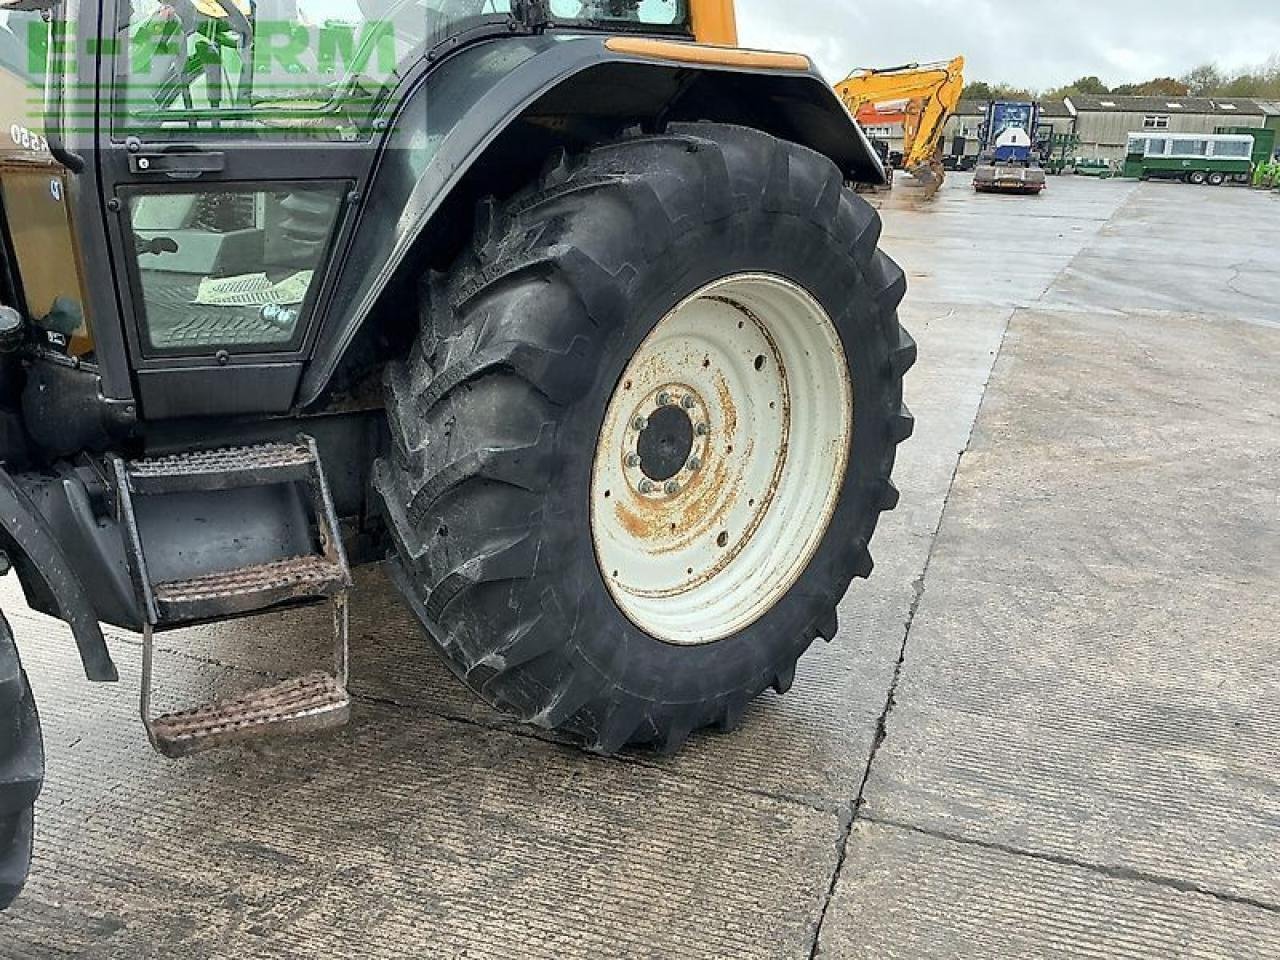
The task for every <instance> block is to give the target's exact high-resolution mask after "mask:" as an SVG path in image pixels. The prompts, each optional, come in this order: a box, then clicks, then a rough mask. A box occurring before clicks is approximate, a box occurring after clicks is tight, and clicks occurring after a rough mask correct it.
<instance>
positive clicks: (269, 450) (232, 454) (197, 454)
mask: <svg viewBox="0 0 1280 960" xmlns="http://www.w3.org/2000/svg"><path fill="white" fill-rule="evenodd" d="M314 459H315V458H314V456H313V454H312V452H311V448H310V447H309V446H308V445H307V444H305V443H264V444H259V445H257V446H250V447H223V448H221V449H218V450H197V451H192V452H188V453H176V454H170V455H168V456H162V457H151V458H147V459H144V460H134V461H132V462H130V463H129V464H128V469H129V476H130V478H131V479H133V480H159V479H175V478H184V477H205V476H211V475H212V476H217V475H221V474H228V473H230V474H243V473H251V472H270V471H277V470H290V469H298V468H303V467H307V466H309V465H310V464H311V463H312V462H313V461H314Z"/></svg>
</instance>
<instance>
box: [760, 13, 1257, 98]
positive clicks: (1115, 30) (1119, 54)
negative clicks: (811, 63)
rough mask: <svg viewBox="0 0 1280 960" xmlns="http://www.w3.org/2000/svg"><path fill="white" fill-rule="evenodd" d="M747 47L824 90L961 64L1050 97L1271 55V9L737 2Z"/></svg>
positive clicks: (976, 74)
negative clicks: (802, 70)
mask: <svg viewBox="0 0 1280 960" xmlns="http://www.w3.org/2000/svg"><path fill="white" fill-rule="evenodd" d="M738 19H739V26H740V29H741V34H742V42H743V43H744V44H745V45H747V46H755V47H764V48H769V49H790V50H797V51H801V52H804V53H808V54H810V55H811V56H813V57H814V59H815V60H816V61H817V62H818V64H819V65H820V66H821V68H822V70H823V72H824V73H825V74H826V75H827V76H828V77H829V78H830V79H831V80H833V81H835V80H839V79H841V78H842V77H844V76H845V75H846V74H847V73H848V72H849V71H850V70H851V69H853V68H855V67H859V66H891V65H893V64H899V63H908V62H911V61H921V62H924V61H928V60H947V59H950V58H951V57H953V56H955V55H956V54H964V55H965V57H967V58H968V60H969V70H968V75H969V77H971V78H974V79H986V80H1006V81H1009V82H1011V83H1017V84H1020V85H1025V86H1031V87H1038V88H1048V87H1054V86H1059V85H1062V84H1064V83H1068V82H1070V81H1071V80H1074V79H1075V78H1077V77H1080V76H1084V75H1087V74H1097V75H1099V76H1100V77H1102V78H1103V79H1104V80H1105V81H1107V82H1109V83H1111V84H1113V85H1114V84H1120V83H1130V82H1137V81H1142V80H1147V79H1150V78H1151V77H1155V76H1166V75H1172V76H1180V75H1182V74H1184V73H1186V72H1187V71H1188V70H1190V69H1191V68H1192V67H1194V66H1196V65H1198V64H1201V63H1205V62H1209V61H1214V62H1217V63H1219V64H1221V65H1223V66H1225V67H1227V68H1231V69H1240V68H1245V67H1251V66H1255V65H1257V64H1260V63H1263V62H1265V61H1266V60H1267V59H1268V58H1270V57H1274V56H1277V55H1280V7H1276V6H1275V4H1274V3H1273V2H1271V0H1215V2H1213V3H1205V2H1204V0H1128V2H1117V0H1083V2H1077V3H1071V4H1067V3H1056V4H1055V3H1045V2H1014V0H898V2H895V3H888V2H886V0H867V2H863V0H788V2H778V0H738Z"/></svg>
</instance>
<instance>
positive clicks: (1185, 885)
mask: <svg viewBox="0 0 1280 960" xmlns="http://www.w3.org/2000/svg"><path fill="white" fill-rule="evenodd" d="M861 819H862V822H863V823H870V824H874V825H876V826H879V827H890V828H892V829H895V830H905V831H907V832H909V833H915V834H919V835H921V836H925V837H932V838H933V839H935V840H945V841H947V842H948V843H959V844H964V845H965V846H967V847H977V848H978V849H981V850H990V851H992V852H993V853H1003V854H1007V855H1009V856H1014V857H1022V858H1024V859H1027V860H1035V861H1038V862H1040V863H1052V864H1055V865H1056V866H1060V867H1072V868H1075V869H1079V870H1087V871H1089V872H1090V873H1096V874H1098V875H1100V876H1104V877H1107V878H1109V879H1111V880H1126V881H1130V882H1135V883H1149V884H1153V885H1155V886H1160V887H1167V888H1169V889H1171V890H1176V891H1178V892H1179V893H1197V894H1201V895H1203V896H1206V897H1212V898H1213V899H1214V900H1219V901H1221V902H1223V903H1230V904H1234V905H1237V906H1243V907H1251V908H1253V909H1256V910H1263V911H1266V912H1267V913H1272V914H1277V915H1280V904H1277V903H1271V902H1270V901H1267V900H1259V899H1257V898H1256V897H1247V896H1242V895H1240V894H1236V893H1226V892H1224V891H1222V890H1214V889H1212V888H1211V887H1206V886H1203V885H1202V884H1198V883H1194V882H1192V881H1190V880H1179V879H1178V878H1177V877H1169V876H1165V875H1164V874H1159V873H1150V872H1148V871H1146V870H1139V869H1136V868H1134V867H1118V866H1112V865H1109V864H1104V863H1093V862H1091V861H1089V860H1078V859H1076V858H1075V857H1068V856H1065V855H1063V854H1058V853H1045V852H1043V851H1038V850H1027V849H1024V848H1022V847H1015V846H1012V845H1011V844H1006V843H997V842H995V841H991V840H978V839H976V838H974V837H966V836H963V835H962V834H958V833H948V832H947V831H945V830H934V829H930V828H928V827H917V826H914V825H912V824H909V823H899V822H898V821H896V820H882V819H879V818H877V817H863V818H861Z"/></svg>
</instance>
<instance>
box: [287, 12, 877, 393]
mask: <svg viewBox="0 0 1280 960" xmlns="http://www.w3.org/2000/svg"><path fill="white" fill-rule="evenodd" d="M706 61H718V62H706ZM678 120H703V121H712V122H720V123H734V124H740V125H743V126H751V127H755V128H757V129H761V130H764V131H765V132H767V133H771V134H774V135H775V136H778V137H781V138H783V139H786V140H791V141H794V142H796V143H800V144H802V145H804V146H807V147H810V148H811V149H813V150H816V151H817V152H819V153H822V154H825V155H826V156H828V157H830V158H831V159H832V160H833V161H834V162H835V163H836V165H837V166H838V167H839V168H840V169H841V170H842V171H843V172H844V173H845V175H846V177H847V178H848V179H850V180H854V181H859V182H864V183H875V184H881V183H884V182H885V174H884V168H883V167H882V166H881V163H880V159H879V157H877V156H876V153H875V150H874V149H873V147H872V146H871V143H870V141H869V140H868V139H867V137H866V136H865V134H864V133H863V132H862V130H861V128H859V127H858V125H857V123H856V122H855V121H854V120H853V118H852V117H851V116H850V115H849V112H848V110H846V109H845V107H844V104H843V103H841V102H840V99H839V97H838V96H837V95H836V93H835V90H834V89H833V88H832V87H831V85H830V84H828V83H827V82H826V81H825V80H824V79H823V78H822V76H821V75H820V74H819V73H818V72H817V70H816V69H814V68H813V66H812V65H811V64H810V63H809V61H808V60H807V59H806V58H803V57H789V56H772V55H770V56H764V57H760V56H755V55H751V54H747V55H742V54H741V53H740V52H735V51H729V50H723V49H719V48H708V47H698V46H695V45H692V44H684V43H674V42H660V41H649V42H644V41H641V42H638V43H637V42H619V41H616V40H615V41H610V40H607V39H606V38H604V37H599V36H576V35H575V36H568V35H563V34H554V33H549V34H546V35H543V36H537V37H526V38H514V37H513V38H508V39H504V40H500V41H496V42H491V43H482V44H478V45H476V46H474V47H471V48H469V49H465V50H462V51H459V52H458V53H456V54H454V55H453V56H452V57H450V58H449V59H448V60H447V61H446V62H444V63H441V64H439V65H438V66H437V67H435V68H434V69H433V70H431V71H430V72H429V73H428V74H427V75H426V77H425V79H423V80H422V81H421V83H420V85H419V86H418V87H417V88H416V89H414V90H413V91H412V92H411V93H409V95H408V96H407V97H406V98H405V99H404V102H403V104H402V106H401V108H400V110H399V112H398V114H397V115H396V117H395V118H394V120H393V121H392V124H391V127H390V130H389V132H388V134H387V137H386V140H385V143H384V146H383V148H382V151H381V153H380V156H379V159H378V162H377V165H376V167H375V170H374V174H373V177H372V179H371V182H370V188H369V191H368V193H367V200H366V202H365V205H364V208H363V210H362V211H361V214H360V220H359V223H358V225H357V228H356V231H355V234H354V237H353V239H352V242H351V246H350V247H349V249H348V252H347V255H346V256H345V257H344V258H343V273H342V275H341V277H340V278H339V280H338V287H337V290H336V293H335V296H334V298H333V301H332V302H333V303H334V304H335V305H337V306H336V307H335V309H334V310H333V311H332V312H331V314H330V316H329V317H328V318H327V319H326V321H325V324H324V327H323V329H322V330H321V332H320V336H319V339H318V342H317V346H316V351H315V354H314V356H313V359H312V362H311V364H310V366H309V368H308V370H307V372H306V374H305V376H304V378H303V382H302V386H301V390H300V393H299V397H298V406H299V407H307V406H310V405H312V404H314V403H315V402H316V401H317V399H319V398H320V397H321V395H322V394H323V393H324V392H325V390H326V388H327V387H328V385H329V384H330V381H331V380H332V379H333V376H334V373H335V371H336V370H337V369H338V367H339V364H340V362H341V361H342V359H343V356H344V355H345V354H346V352H347V350H348V348H349V347H350V346H351V345H352V343H353V341H354V340H355V339H356V336H357V334H358V333H359V332H360V330H361V329H362V327H363V326H364V325H365V324H366V323H367V322H368V321H369V318H370V317H371V316H372V315H373V314H374V313H375V311H377V310H378V308H379V306H380V305H382V304H384V303H385V302H386V298H387V296H388V294H389V293H391V292H393V291H395V290H396V289H397V284H396V281H397V280H398V279H399V277H400V275H401V273H402V272H403V271H404V270H405V268H406V267H408V266H409V265H410V264H412V265H413V268H414V269H415V271H417V272H421V269H422V267H423V266H424V264H423V263H422V261H421V258H420V257H418V256H415V250H420V249H421V246H422V244H423V243H427V244H430V243H431V242H432V239H433V237H434V236H438V235H441V234H447V233H450V232H451V231H452V232H457V228H458V224H456V223H454V222H451V221H454V220H456V219H457V217H458V215H459V214H460V213H461V214H465V215H466V216H468V217H469V216H470V210H469V209H468V207H469V205H470V204H469V203H467V202H466V201H472V202H473V201H474V200H476V199H479V198H480V197H482V196H483V195H484V193H485V192H500V191H499V188H508V189H514V188H515V187H517V186H519V184H512V183H508V182H505V181H504V180H503V179H502V178H503V176H504V168H505V170H506V172H505V175H506V176H507V177H510V175H511V171H510V168H511V167H513V166H517V165H519V163H521V162H524V163H528V162H530V161H538V160H540V159H541V157H536V156H530V154H532V153H535V152H537V151H542V150H548V143H549V142H550V143H554V141H555V138H557V137H558V138H559V140H560V142H561V143H562V144H575V143H587V142H590V141H591V140H592V139H593V137H594V138H596V139H598V138H599V136H601V135H608V134H609V132H610V131H612V132H615V133H616V131H618V130H621V129H623V128H625V127H627V126H632V125H635V124H641V125H646V126H656V125H658V124H661V123H663V122H667V121H678ZM522 147H523V150H521V148H522ZM544 155H545V154H544ZM442 211H446V212H447V213H448V216H441V214H442ZM428 262H430V261H428ZM397 309H400V308H398V307H397Z"/></svg>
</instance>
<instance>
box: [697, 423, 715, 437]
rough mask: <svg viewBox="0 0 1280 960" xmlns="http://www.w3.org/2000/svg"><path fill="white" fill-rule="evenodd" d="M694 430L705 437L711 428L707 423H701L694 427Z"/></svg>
mask: <svg viewBox="0 0 1280 960" xmlns="http://www.w3.org/2000/svg"><path fill="white" fill-rule="evenodd" d="M693 432H694V433H696V434H697V435H698V436H700V437H705V436H706V435H707V434H708V433H710V432H711V428H710V427H708V426H707V425H706V424H705V423H700V424H698V425H697V426H696V427H694V428H693Z"/></svg>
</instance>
